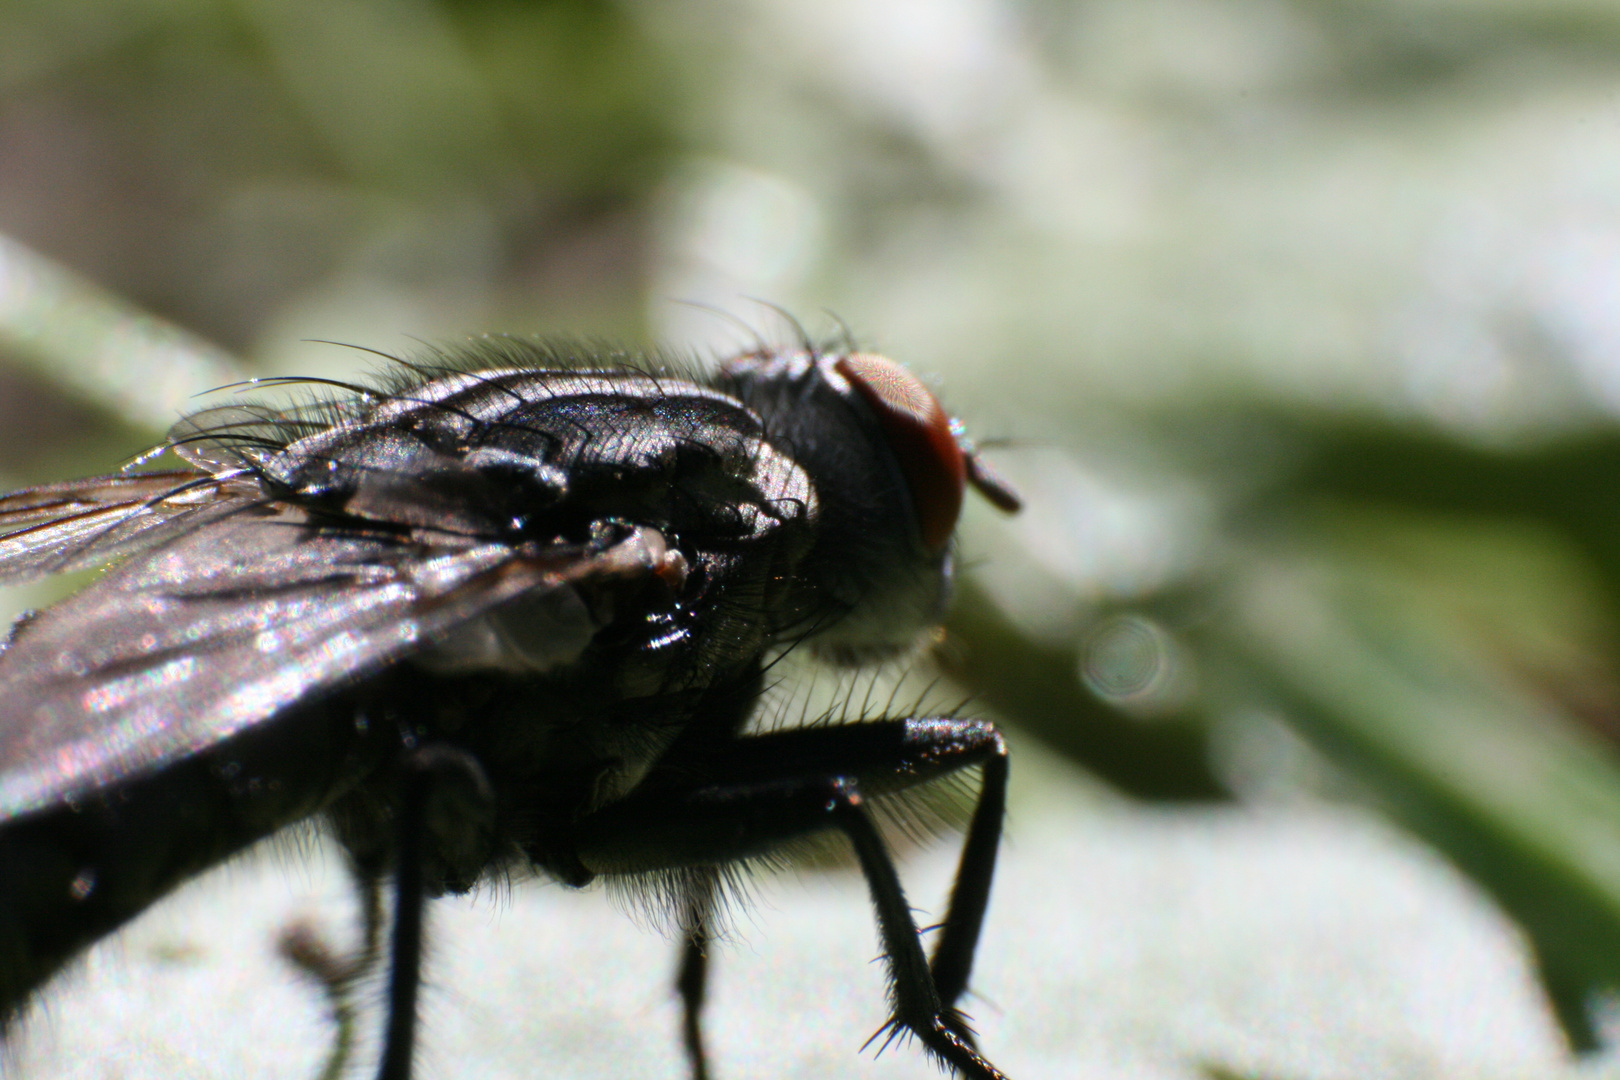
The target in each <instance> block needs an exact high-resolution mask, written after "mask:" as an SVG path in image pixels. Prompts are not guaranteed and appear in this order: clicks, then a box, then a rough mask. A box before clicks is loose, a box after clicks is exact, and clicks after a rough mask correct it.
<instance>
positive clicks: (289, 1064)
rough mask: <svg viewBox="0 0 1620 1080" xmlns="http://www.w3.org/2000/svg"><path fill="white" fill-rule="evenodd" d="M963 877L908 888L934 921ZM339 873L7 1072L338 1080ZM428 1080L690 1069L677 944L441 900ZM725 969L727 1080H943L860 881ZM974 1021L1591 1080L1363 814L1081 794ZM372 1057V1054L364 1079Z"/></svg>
mask: <svg viewBox="0 0 1620 1080" xmlns="http://www.w3.org/2000/svg"><path fill="white" fill-rule="evenodd" d="M949 871H950V855H949V853H947V852H945V851H943V850H940V851H937V852H933V853H930V854H929V855H927V856H925V857H922V858H919V859H915V860H912V861H911V862H910V863H909V864H908V865H907V866H906V867H905V868H904V872H905V875H906V878H907V881H908V882H909V883H910V885H911V893H912V897H913V900H914V902H915V903H916V904H917V906H918V907H920V908H925V909H926V908H931V907H935V906H936V905H938V903H939V902H940V898H941V897H942V896H943V892H944V888H945V881H946V878H947V877H948V874H949ZM347 905H348V900H347V899H346V894H345V881H344V878H343V875H342V873H341V871H340V870H339V869H338V868H337V865H336V863H335V861H334V860H331V859H328V858H324V857H321V856H319V855H315V856H311V857H309V858H307V859H303V858H292V857H287V856H277V855H272V856H271V857H267V858H256V859H253V860H249V861H247V862H243V863H241V864H238V865H236V866H233V867H231V868H228V869H227V870H225V871H223V872H220V873H216V874H214V875H212V876H211V877H209V878H207V879H205V880H203V881H202V882H199V883H197V884H196V885H194V886H193V887H190V888H188V889H186V890H184V891H183V892H182V893H181V894H179V895H177V896H175V897H173V898H172V899H171V900H170V901H169V902H167V903H166V904H163V905H161V906H160V907H159V908H158V909H157V910H155V911H153V912H151V913H149V915H148V916H147V917H146V918H144V919H142V920H141V921H140V922H138V923H137V924H136V925H135V926H133V927H132V928H131V929H130V930H129V932H128V933H126V934H124V935H123V936H122V937H120V938H119V939H118V940H117V941H115V942H113V943H111V944H108V945H106V946H104V947H102V948H100V949H98V950H97V951H96V952H95V953H94V954H93V955H92V956H91V957H90V958H89V959H88V961H87V962H86V963H85V964H84V965H83V966H82V967H81V968H80V969H79V970H78V971H77V972H75V973H73V974H72V975H71V976H69V977H68V978H66V979H63V980H61V981H60V982H59V984H58V985H56V986H54V987H53V988H52V989H51V992H50V993H49V995H48V997H47V999H46V1005H45V1008H44V1009H43V1010H42V1011H40V1010H36V1012H35V1014H34V1015H33V1017H32V1018H31V1022H30V1025H29V1028H28V1032H27V1036H26V1038H25V1039H23V1040H21V1042H20V1045H15V1046H14V1047H13V1055H12V1057H11V1059H10V1061H9V1062H8V1064H7V1067H6V1070H5V1071H6V1074H7V1075H8V1076H18V1077H36V1078H45V1077H64V1078H85V1080H90V1078H94V1080H112V1078H128V1080H138V1078H159V1080H187V1078H191V1077H209V1078H216V1077H231V1078H240V1080H251V1078H256V1077H266V1078H269V1077H274V1078H276V1080H289V1078H291V1080H303V1078H313V1077H314V1076H316V1074H317V1073H318V1071H319V1065H320V1062H321V1060H322V1059H323V1056H324V1053H325V1047H326V1046H327V1045H328V1041H329V1039H330V1034H329V1028H328V1026H327V1024H326V1021H325V1020H324V1019H323V1013H322V1006H321V1003H320V1000H319V998H318V997H317V995H316V994H315V993H314V992H313V991H312V990H311V989H309V988H308V987H307V986H305V985H304V984H301V983H300V982H299V981H298V980H297V978H296V977H295V976H294V975H293V974H292V973H291V971H290V969H289V968H288V967H287V966H286V965H285V964H284V963H283V962H281V961H279V960H278V959H277V958H276V957H275V956H274V954H273V952H272V948H271V942H272V940H273V938H274V934H275V931H276V929H277V928H278V927H280V926H281V925H283V924H285V922H286V921H287V920H288V919H289V918H291V917H293V916H294V915H297V914H305V915H313V916H314V917H316V918H317V919H318V920H319V921H320V922H321V923H322V925H324V926H325V927H327V929H328V932H329V933H330V934H332V935H333V936H334V937H339V936H341V935H344V934H346V933H348V932H349V928H350V923H349V921H348V920H349V919H350V918H351V916H350V915H349V914H348V911H347ZM433 919H434V928H435V930H436V931H437V933H436V939H435V942H436V943H435V948H434V954H433V957H432V961H431V965H432V966H431V982H432V986H431V989H430V991H429V993H428V997H427V1005H426V1010H425V1016H426V1050H425V1053H424V1057H423V1059H422V1068H421V1072H420V1075H421V1076H422V1077H424V1078H429V1080H431V1078H447V1077H492V1078H493V1077H513V1078H517V1077H524V1078H532V1077H540V1076H546V1077H550V1076H557V1077H579V1078H588V1077H604V1078H607V1077H613V1078H626V1077H648V1078H655V1077H671V1078H675V1077H680V1076H681V1075H683V1073H682V1062H681V1058H680V1055H679V1051H678V1044H677V1042H676V1036H675V1031H676V1013H675V1009H674V1003H673V1001H672V998H671V995H670V993H669V991H668V989H667V987H668V982H669V978H670V974H671V966H672V961H673V957H674V949H673V948H672V947H671V946H670V945H669V944H668V943H666V942H665V941H663V940H662V939H661V938H659V937H658V936H657V935H656V934H652V933H649V932H646V931H644V930H642V929H640V928H638V927H637V926H636V925H635V924H634V923H633V922H632V921H630V920H629V919H627V918H625V917H624V916H623V915H622V914H621V913H619V912H617V911H615V910H614V909H613V907H612V906H611V905H610V904H609V903H608V902H607V900H606V898H605V897H604V896H603V895H602V894H600V893H585V894H574V893H570V892H567V891H565V890H563V889H561V888H557V887H529V888H520V889H519V890H517V891H516V892H515V893H513V894H512V895H510V896H509V897H495V896H485V897H482V898H479V899H475V900H472V901H450V902H444V903H441V904H439V905H437V906H436V908H435V909H434V913H433ZM737 937H738V938H739V940H738V941H737V942H736V943H734V944H733V945H732V946H731V947H729V948H727V949H726V950H725V951H724V952H723V954H722V955H721V956H720V958H719V961H718V971H717V978H716V985H715V989H714V996H713V1011H712V1014H711V1024H710V1030H711V1035H712V1039H713V1047H714V1054H715V1060H716V1064H717V1072H718V1075H719V1076H720V1077H721V1078H722V1080H744V1078H761V1080H765V1078H770V1080H775V1078H796V1077H804V1078H811V1077H815V1078H821V1077H832V1076H838V1077H919V1078H922V1077H929V1076H932V1075H935V1074H934V1073H933V1072H932V1071H931V1069H930V1068H929V1067H928V1065H927V1064H926V1063H925V1062H924V1061H923V1060H922V1059H921V1057H920V1056H919V1055H918V1054H917V1053H916V1052H915V1051H914V1050H912V1049H907V1048H895V1049H891V1050H890V1051H889V1052H888V1053H886V1054H884V1055H883V1057H882V1058H879V1059H876V1060H874V1059H873V1057H872V1055H871V1053H870V1052H867V1053H866V1054H862V1053H861V1052H860V1045H861V1043H862V1042H863V1041H864V1040H865V1038H866V1036H867V1035H868V1034H869V1033H870V1032H871V1031H872V1030H873V1029H875V1028H876V1027H877V1026H878V1024H879V1023H880V1022H881V1021H882V1019H883V1008H882V989H881V984H880V979H879V975H878V970H877V968H876V967H875V966H874V965H872V964H870V963H869V960H870V959H871V957H872V956H873V955H874V953H875V951H876V946H875V943H874V937H873V932H872V930H871V926H870V922H869V919H868V914H867V905H866V901H865V898H864V896H863V894H862V892H861V889H860V887H859V885H858V883H857V882H856V881H855V880H854V879H852V878H836V877H835V878H817V877H803V878H796V877H793V876H788V877H783V878H780V879H776V880H774V881H772V882H770V883H768V884H767V885H766V887H765V888H764V890H763V899H762V901H761V902H760V903H758V904H756V905H755V907H754V908H753V910H752V912H751V913H750V914H749V915H748V916H746V917H744V918H743V919H742V920H741V921H740V923H739V925H738V927H737ZM976 983H977V987H978V989H979V991H980V992H981V993H982V994H983V995H984V999H983V1000H979V1001H975V1002H973V1003H972V1004H971V1009H972V1011H973V1012H974V1013H975V1014H976V1016H977V1018H978V1022H979V1026H980V1028H981V1030H982V1033H983V1038H984V1044H985V1046H986V1047H987V1048H988V1049H989V1050H991V1051H993V1053H994V1058H995V1060H996V1061H997V1062H998V1063H999V1064H1001V1065H1002V1067H1003V1068H1005V1069H1006V1070H1007V1071H1008V1072H1009V1073H1010V1074H1011V1075H1012V1076H1013V1077H1014V1078H1016V1080H1036V1078H1052V1080H1060V1078H1062V1080H1071V1078H1090V1077H1097V1078H1103V1077H1108V1078H1127V1077H1129V1078H1141V1080H1171V1078H1187V1080H1191V1078H1194V1077H1199V1076H1201V1075H1203V1074H1202V1072H1201V1067H1202V1065H1204V1064H1212V1063H1213V1064H1221V1065H1224V1066H1226V1067H1230V1068H1236V1069H1239V1070H1243V1071H1244V1072H1246V1073H1248V1074H1251V1075H1256V1076H1264V1077H1267V1078H1300V1080H1304V1078H1317V1077H1320V1078H1339V1077H1356V1078H1360V1080H1374V1078H1380V1077H1413V1078H1417V1077H1465V1076H1466V1077H1480V1078H1485V1077H1510V1076H1517V1077H1531V1076H1547V1075H1549V1074H1551V1073H1554V1072H1557V1071H1561V1070H1563V1069H1565V1068H1566V1067H1567V1062H1566V1061H1565V1059H1564V1056H1563V1053H1562V1050H1561V1047H1560V1043H1559V1040H1558V1037H1557V1035H1556V1032H1555V1031H1554V1029H1553V1027H1552V1024H1551V1021H1550V1020H1549V1018H1548V1015H1547V1013H1546V1011H1545V1009H1544V1007H1543V1006H1542V1003H1541V1001H1540V999H1539V997H1538V995H1537V993H1536V990H1535V987H1534V985H1533V983H1532V981H1531V978H1530V974H1529V971H1528V968H1527V962H1526V959H1525V955H1524V952H1523V949H1522V947H1521V943H1520V941H1519V939H1518V937H1517V935H1516V934H1515V933H1514V932H1513V930H1512V929H1511V928H1510V926H1509V925H1508V924H1506V923H1505V922H1504V920H1502V919H1501V918H1500V917H1499V916H1498V915H1497V914H1496V913H1495V912H1494V911H1493V910H1492V909H1491V908H1490V907H1489V906H1488V905H1487V904H1486V903H1485V902H1484V901H1482V900H1481V899H1480V898H1479V897H1478V895H1477V894H1476V893H1475V892H1473V891H1472V890H1471V888H1470V887H1468V886H1467V885H1466V884H1465V883H1464V882H1462V881H1461V880H1460V879H1459V878H1458V877H1456V876H1455V875H1454V874H1452V873H1451V872H1450V871H1449V870H1448V869H1447V868H1446V867H1445V866H1444V865H1442V864H1440V863H1438V862H1437V861H1436V860H1434V859H1433V858H1431V857H1429V856H1428V855H1426V854H1425V853H1424V852H1423V851H1421V850H1419V849H1415V848H1414V847H1413V846H1412V845H1411V844H1410V843H1409V842H1407V841H1405V840H1404V839H1402V838H1400V837H1399V836H1397V835H1394V834H1391V833H1390V832H1389V831H1387V830H1386V829H1385V828H1383V827H1382V826H1380V825H1378V824H1376V823H1375V822H1373V821H1371V820H1369V819H1367V818H1364V817H1360V816H1358V815H1355V814H1353V813H1351V812H1348V811H1343V812H1341V811H1328V810H1314V811H1309V812H1307V813H1304V814H1293V815H1287V816H1284V815H1282V814H1280V813H1275V812H1268V813H1264V814H1262V813H1255V812H1246V811H1217V812H1197V813H1193V812H1177V813H1166V812H1156V811H1141V810H1133V809H1123V808H1112V807H1098V806H1097V805H1095V804H1094V803H1089V802H1087V801H1085V800H1082V799H1078V798H1070V797H1069V796H1068V795H1067V794H1065V793H1064V790H1063V789H1062V788H1061V786H1059V787H1056V788H1054V790H1053V791H1052V794H1051V797H1050V798H1046V799H1043V800H1042V801H1041V802H1040V803H1039V804H1038V805H1037V804H1035V803H1032V802H1031V801H1030V800H1028V799H1026V800H1024V801H1023V802H1022V803H1021V804H1020V809H1019V810H1018V812H1017V816H1016V817H1015V820H1014V822H1013V842H1012V843H1011V845H1010V846H1009V848H1008V850H1007V853H1006V859H1005V862H1004V864H1003V868H1002V875H1001V877H1000V879H999V881H998V886H997V893H996V901H995V906H994V908H993V910H992V913H991V920H990V927H989V931H988V934H987V937H986V940H985V942H984V948H983V951H982V953H981V961H980V964H979V967H978V974H977V978H976ZM370 1068H371V1065H370V1057H369V1054H366V1055H365V1057H364V1058H363V1061H362V1064H360V1065H359V1066H357V1067H356V1068H355V1069H354V1070H353V1071H352V1074H353V1075H357V1076H363V1075H366V1074H367V1073H369V1071H370Z"/></svg>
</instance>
